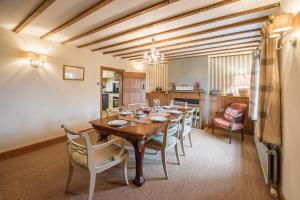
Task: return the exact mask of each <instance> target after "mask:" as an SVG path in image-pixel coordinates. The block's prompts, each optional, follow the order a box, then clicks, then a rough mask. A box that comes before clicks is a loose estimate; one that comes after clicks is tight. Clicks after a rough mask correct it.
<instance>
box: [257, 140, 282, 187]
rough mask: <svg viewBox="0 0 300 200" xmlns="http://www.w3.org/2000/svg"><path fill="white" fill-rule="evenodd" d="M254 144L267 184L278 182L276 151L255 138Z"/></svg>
mask: <svg viewBox="0 0 300 200" xmlns="http://www.w3.org/2000/svg"><path fill="white" fill-rule="evenodd" d="M255 145H256V149H257V153H258V156H259V160H260V164H261V167H262V170H263V173H264V177H265V181H266V183H267V184H269V183H270V184H276V183H278V152H277V150H276V149H275V148H274V147H272V146H269V145H266V144H264V143H262V142H259V141H258V140H257V139H255Z"/></svg>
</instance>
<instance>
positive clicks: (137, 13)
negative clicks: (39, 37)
mask: <svg viewBox="0 0 300 200" xmlns="http://www.w3.org/2000/svg"><path fill="white" fill-rule="evenodd" d="M177 1H179V0H164V1H162V2H159V3H156V4H154V5H151V6H148V7H146V8H143V9H140V10H138V11H134V12H132V13H130V14H127V15H125V16H122V17H119V18H117V19H115V20H113V21H110V22H108V23H106V24H103V25H100V26H98V27H96V28H93V29H91V30H89V31H86V32H84V33H81V34H79V35H76V36H74V37H72V38H70V39H67V40H65V41H63V42H62V43H63V44H66V43H69V42H72V41H74V40H78V39H80V38H83V37H86V36H88V35H91V34H94V33H97V32H99V31H101V30H104V29H106V28H109V27H112V26H114V25H117V24H120V23H122V22H125V21H127V20H130V19H133V18H135V17H138V16H140V15H143V14H146V13H149V12H151V11H154V10H157V9H159V8H162V7H164V6H167V5H170V4H172V3H174V2H177Z"/></svg>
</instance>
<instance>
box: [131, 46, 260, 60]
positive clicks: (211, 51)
mask: <svg viewBox="0 0 300 200" xmlns="http://www.w3.org/2000/svg"><path fill="white" fill-rule="evenodd" d="M256 47H258V45H250V46H243V47H230V48H227V49H216V50H210V51H204V52H196V53H190V54H178V55H176V56H192V55H199V54H207V53H217V52H220V51H227V50H235V49H239V50H241V49H244V48H256ZM176 56H166V58H170V57H176ZM138 59H143V57H137V58H131V59H129V60H138Z"/></svg>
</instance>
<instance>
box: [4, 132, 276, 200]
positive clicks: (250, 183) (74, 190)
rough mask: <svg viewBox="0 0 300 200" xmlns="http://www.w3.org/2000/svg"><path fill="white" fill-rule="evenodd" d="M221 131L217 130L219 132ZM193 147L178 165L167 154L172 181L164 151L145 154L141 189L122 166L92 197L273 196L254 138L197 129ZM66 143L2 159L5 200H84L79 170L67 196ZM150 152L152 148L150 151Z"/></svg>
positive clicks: (247, 199)
mask: <svg viewBox="0 0 300 200" xmlns="http://www.w3.org/2000/svg"><path fill="white" fill-rule="evenodd" d="M217 133H218V132H217ZM192 137H193V143H194V147H193V148H190V147H189V145H188V141H186V156H185V157H183V156H181V165H180V166H179V165H177V164H175V163H176V157H175V155H174V152H169V153H168V158H167V160H168V170H169V180H165V179H164V173H163V168H162V165H161V160H160V154H157V155H151V154H145V160H144V176H145V178H146V182H145V184H144V185H143V187H141V188H138V187H135V186H134V185H133V184H132V183H131V184H130V185H129V186H124V180H123V173H122V168H121V166H118V167H115V168H112V169H110V170H108V171H107V172H104V173H102V174H98V176H97V181H96V187H95V193H94V199H103V200H104V199H114V200H116V199H132V200H135V199H149V200H156V199H185V200H189V199H195V200H201V199H203V200H221V199H224V200H225V199H226V200H227V199H228V200H229V199H230V200H267V199H272V198H271V197H270V195H269V189H268V187H267V186H266V185H265V183H264V179H263V175H262V171H261V168H260V165H259V160H258V156H257V153H256V150H255V146H254V142H253V139H252V137H250V136H247V137H246V139H245V141H244V142H243V143H241V142H240V136H239V135H236V136H235V138H234V139H233V142H232V144H231V145H230V144H228V143H227V141H228V140H227V138H226V136H225V135H223V134H221V133H218V134H217V135H211V134H208V133H204V132H201V131H200V130H197V129H194V130H193V134H192ZM65 150H66V147H65V144H64V143H61V144H57V145H54V146H51V147H48V148H45V149H42V150H39V151H36V152H32V153H28V154H26V155H22V156H19V157H15V158H12V159H9V160H6V161H2V162H0V177H1V178H0V199H1V200H15V199H22V200H27V199H30V200H35V199H39V200H45V199H53V200H56V199H86V198H87V188H88V174H87V173H85V172H84V171H80V170H75V173H74V175H73V179H72V181H71V186H70V190H71V192H70V193H68V194H65V193H64V192H63V191H64V188H65V183H66V177H67V167H68V162H67V159H68V158H67V155H66V151H65ZM149 152H150V151H149ZM134 165H135V163H134V154H133V152H132V151H131V152H130V166H129V178H130V179H131V180H132V179H133V178H134V174H135V169H134Z"/></svg>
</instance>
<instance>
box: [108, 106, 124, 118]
mask: <svg viewBox="0 0 300 200" xmlns="http://www.w3.org/2000/svg"><path fill="white" fill-rule="evenodd" d="M123 110H124V108H123V106H120V107H115V108H107V109H106V114H107V116H108V117H111V116H115V115H119V113H120V112H121V111H123Z"/></svg>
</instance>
